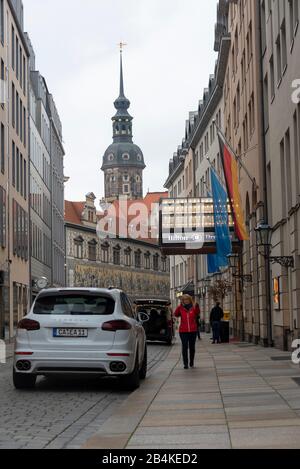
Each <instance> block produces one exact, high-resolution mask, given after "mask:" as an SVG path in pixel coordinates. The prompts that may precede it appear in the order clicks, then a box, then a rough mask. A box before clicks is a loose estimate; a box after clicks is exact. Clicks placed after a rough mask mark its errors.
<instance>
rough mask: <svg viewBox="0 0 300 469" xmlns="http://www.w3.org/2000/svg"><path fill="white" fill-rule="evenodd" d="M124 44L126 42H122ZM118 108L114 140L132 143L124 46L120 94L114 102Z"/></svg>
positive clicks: (121, 61) (121, 60)
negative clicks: (124, 73)
mask: <svg viewBox="0 0 300 469" xmlns="http://www.w3.org/2000/svg"><path fill="white" fill-rule="evenodd" d="M121 45H122V46H123V45H124V44H122V43H121ZM114 106H115V108H116V110H117V113H116V115H115V116H114V117H113V118H112V121H113V139H114V142H121V141H122V142H124V141H127V142H130V143H132V121H133V117H131V115H130V114H129V112H128V109H129V108H130V101H129V99H127V98H126V96H125V94H124V76H123V48H122V47H121V48H120V95H119V97H118V98H117V99H116V101H115V102H114Z"/></svg>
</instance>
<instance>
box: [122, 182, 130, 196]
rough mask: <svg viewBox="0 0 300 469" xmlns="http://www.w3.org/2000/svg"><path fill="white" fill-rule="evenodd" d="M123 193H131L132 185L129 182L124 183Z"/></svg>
mask: <svg viewBox="0 0 300 469" xmlns="http://www.w3.org/2000/svg"><path fill="white" fill-rule="evenodd" d="M123 194H130V186H129V184H124V186H123Z"/></svg>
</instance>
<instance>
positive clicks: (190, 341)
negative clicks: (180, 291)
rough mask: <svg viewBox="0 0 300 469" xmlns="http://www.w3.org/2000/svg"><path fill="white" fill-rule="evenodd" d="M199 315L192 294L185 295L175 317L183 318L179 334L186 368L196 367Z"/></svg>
mask: <svg viewBox="0 0 300 469" xmlns="http://www.w3.org/2000/svg"><path fill="white" fill-rule="evenodd" d="M199 315H200V308H199V305H198V304H193V300H192V297H191V296H189V295H184V296H183V297H182V300H181V305H180V306H178V308H177V309H176V311H175V317H176V318H179V317H180V318H181V323H180V328H179V334H180V339H181V342H182V357H183V364H184V368H185V370H187V369H188V368H189V365H190V367H191V368H193V367H194V361H195V353H196V340H197V334H198V321H197V320H198V317H199ZM188 352H189V353H188ZM189 355H190V357H189ZM189 358H190V360H189Z"/></svg>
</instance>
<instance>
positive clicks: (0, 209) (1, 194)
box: [0, 186, 6, 248]
mask: <svg viewBox="0 0 300 469" xmlns="http://www.w3.org/2000/svg"><path fill="white" fill-rule="evenodd" d="M0 247H2V248H5V247H6V191H5V190H4V189H3V188H2V187H1V186H0Z"/></svg>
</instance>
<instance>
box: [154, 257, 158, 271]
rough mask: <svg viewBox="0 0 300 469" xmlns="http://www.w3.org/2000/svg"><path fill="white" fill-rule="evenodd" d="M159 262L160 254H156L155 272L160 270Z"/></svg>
mask: <svg viewBox="0 0 300 469" xmlns="http://www.w3.org/2000/svg"><path fill="white" fill-rule="evenodd" d="M158 260H159V255H158V254H155V255H154V256H153V270H156V271H157V270H159V262H158Z"/></svg>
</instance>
